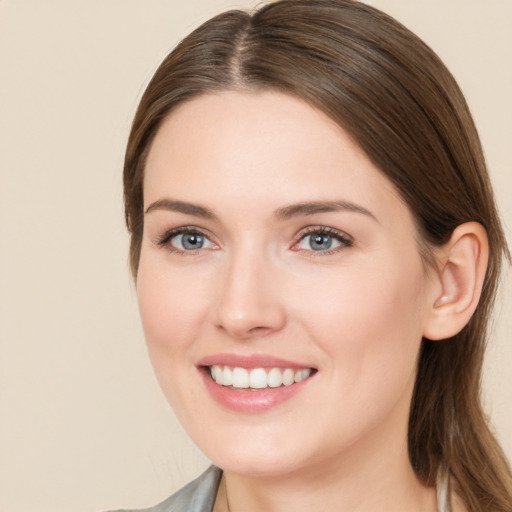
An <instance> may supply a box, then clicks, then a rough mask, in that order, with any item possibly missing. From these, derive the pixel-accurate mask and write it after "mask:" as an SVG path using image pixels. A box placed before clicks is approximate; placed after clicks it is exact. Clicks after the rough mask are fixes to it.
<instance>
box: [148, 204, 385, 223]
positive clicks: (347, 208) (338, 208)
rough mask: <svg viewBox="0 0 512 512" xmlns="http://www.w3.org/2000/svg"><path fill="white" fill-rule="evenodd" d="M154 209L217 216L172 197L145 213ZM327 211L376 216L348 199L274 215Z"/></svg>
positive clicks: (298, 206) (296, 206)
mask: <svg viewBox="0 0 512 512" xmlns="http://www.w3.org/2000/svg"><path fill="white" fill-rule="evenodd" d="M154 210H167V211H172V212H179V213H184V214H185V215H193V216H195V217H200V218H203V219H209V220H217V216H216V215H215V214H214V213H213V212H212V211H211V210H210V209H208V208H206V207H204V206H199V205H197V204H193V203H188V202H185V201H177V200H174V199H159V200H157V201H154V202H153V203H151V204H150V205H149V206H148V207H147V208H146V211H145V213H150V212H152V211H154ZM329 212H354V213H360V214H362V215H366V216H368V217H370V218H372V219H373V220H375V221H377V222H378V220H377V218H376V217H375V215H373V213H372V212H371V211H370V210H367V209H366V208H364V207H363V206H360V205H358V204H355V203H351V202H349V201H344V200H338V201H306V202H300V203H296V204H291V205H288V206H283V207H282V208H278V209H277V210H275V212H274V217H275V218H276V219H277V220H280V221H285V220H289V219H292V218H294V217H300V216H307V215H315V214H317V213H329Z"/></svg>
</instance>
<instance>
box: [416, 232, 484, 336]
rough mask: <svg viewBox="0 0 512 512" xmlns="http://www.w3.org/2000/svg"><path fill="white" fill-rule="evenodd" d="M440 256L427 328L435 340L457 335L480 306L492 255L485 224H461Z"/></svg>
mask: <svg viewBox="0 0 512 512" xmlns="http://www.w3.org/2000/svg"><path fill="white" fill-rule="evenodd" d="M437 259H438V265H439V266H438V270H437V274H436V279H437V283H436V284H437V286H436V287H435V290H436V291H435V297H433V300H432V305H431V306H430V310H429V314H428V316H427V321H426V325H425V328H424V332H423V336H424V337H426V338H428V339H431V340H441V339H445V338H450V337H452V336H455V335H456V334H457V333H458V332H460V331H461V330H462V329H463V328H464V326H465V325H466V324H467V323H468V322H469V320H470V318H471V316H472V315H473V313H474V311H475V309H476V306H477V304H478V301H479V299H480V295H481V292H482V287H483V283H484V278H485V273H486V270H487V262H488V259H489V243H488V239H487V233H486V231H485V229H484V227H483V226H482V225H481V224H479V223H477V222H467V223H465V224H461V225H460V226H458V227H457V228H456V229H455V230H454V232H453V234H452V236H451V238H450V240H449V242H448V243H447V244H445V245H444V246H443V247H441V248H440V249H439V252H438V258H437Z"/></svg>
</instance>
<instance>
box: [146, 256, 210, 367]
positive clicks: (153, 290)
mask: <svg viewBox="0 0 512 512" xmlns="http://www.w3.org/2000/svg"><path fill="white" fill-rule="evenodd" d="M155 268H158V267H157V266H156V263H153V264H152V262H151V261H147V262H146V261H145V260H144V259H143V258H141V265H140V268H139V272H138V277H137V297H138V303H139V310H140V317H141V321H142V326H143V328H144V334H145V338H146V343H147V345H148V350H149V353H150V356H151V359H152V362H153V365H154V366H155V370H156V371H157V373H158V367H159V366H160V365H161V364H169V363H170V364H172V363H173V362H176V364H178V363H179V361H180V359H179V358H178V357H174V356H175V355H176V354H177V353H179V352H183V351H184V350H186V349H187V347H189V346H190V344H191V343H192V342H193V340H194V339H196V338H197V332H198V330H199V329H200V326H201V325H202V323H203V313H204V312H205V311H207V307H206V305H205V304H206V300H207V299H206V297H207V293H206V291H205V290H204V288H203V290H202V291H203V292H204V293H198V292H197V290H198V288H199V287H198V284H197V282H194V279H192V280H191V279H190V278H189V276H187V273H186V272H176V271H174V272H171V271H165V272H158V271H155ZM170 355H172V356H173V357H171V358H169V357H168V356H170ZM179 364H182V361H181V363H179Z"/></svg>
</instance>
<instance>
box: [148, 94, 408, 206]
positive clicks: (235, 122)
mask: <svg viewBox="0 0 512 512" xmlns="http://www.w3.org/2000/svg"><path fill="white" fill-rule="evenodd" d="M144 187H145V192H144V196H145V203H146V206H147V204H148V202H151V201H154V200H157V199H160V196H162V195H165V194H168V195H170V196H172V197H174V198H178V199H180V200H191V201H199V202H202V203H204V204H207V205H211V206H215V205H212V204H211V203H212V202H218V203H221V204H226V203H233V202H234V200H235V198H238V200H239V201H240V204H241V205H243V206H244V207H247V206H248V205H249V204H252V203H254V202H259V203H260V204H264V203H269V207H270V204H271V203H272V205H273V206H279V204H278V203H281V204H282V203H292V202H297V201H309V200H333V199H347V200H351V201H358V202H361V203H364V204H365V205H366V206H371V207H372V209H377V210H378V209H379V208H381V207H384V206H386V207H389V206H390V204H391V205H393V204H394V206H395V207H398V208H401V209H403V208H404V207H405V205H404V204H403V202H402V200H401V199H400V197H399V195H398V193H397V192H396V190H395V188H394V186H393V185H392V184H391V182H390V181H389V180H388V179H387V178H386V177H385V176H384V175H383V174H382V173H381V172H380V171H379V170H378V169H377V168H376V167H375V166H374V165H373V164H372V162H371V161H370V160H369V158H368V157H367V156H366V155H365V153H364V152H363V151H362V150H361V149H360V148H359V146H358V145H357V144H356V143H355V142H354V141H353V140H352V139H351V138H350V137H349V136H348V134H347V133H346V132H345V131H344V130H343V129H342V128H341V127H340V126H339V125H337V124H336V123H335V122H334V121H332V120H331V119H330V118H328V117H327V116H326V115H325V114H323V113H322V112H320V111H319V110H317V109H315V108H313V107H311V106H310V105H309V104H307V103H306V102H304V101H302V100H300V99H298V98H295V97H293V96H290V95H286V94H283V93H279V92H258V93H251V92H222V93H216V94H208V95H204V96H200V97H198V98H196V99H194V100H192V101H190V102H187V103H184V104H182V105H181V106H179V107H178V108H177V109H176V110H175V111H173V113H172V114H171V115H170V116H168V118H167V119H166V120H165V121H164V122H163V123H162V126H161V127H160V129H159V131H158V133H157V135H156V137H155V139H154V141H153V144H152V147H151V150H150V152H149V155H148V159H147V162H146V173H145V183H144ZM177 196H179V197H177Z"/></svg>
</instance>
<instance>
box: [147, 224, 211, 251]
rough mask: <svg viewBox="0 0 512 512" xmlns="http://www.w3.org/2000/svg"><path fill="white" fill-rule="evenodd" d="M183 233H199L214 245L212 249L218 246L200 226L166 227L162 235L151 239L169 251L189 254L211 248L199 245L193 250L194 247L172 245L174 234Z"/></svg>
mask: <svg viewBox="0 0 512 512" xmlns="http://www.w3.org/2000/svg"><path fill="white" fill-rule="evenodd" d="M183 234H192V235H194V234H195V235H201V236H203V237H204V238H206V239H207V240H208V241H209V242H210V243H211V244H212V245H213V246H214V248H213V249H214V250H215V249H216V248H218V244H217V243H215V242H214V241H213V240H212V236H211V235H210V234H209V233H208V232H206V231H205V230H203V229H201V228H198V227H197V226H179V227H177V228H171V229H168V230H166V231H165V232H164V233H163V234H162V235H157V237H156V238H155V239H154V240H153V243H154V244H155V245H157V246H159V247H163V248H166V249H167V250H168V251H170V252H174V253H179V254H186V255H189V256H192V255H195V254H198V253H199V252H201V251H204V250H207V249H209V250H212V248H211V247H206V248H202V247H201V248H199V249H195V250H194V249H193V250H182V249H179V248H178V247H174V246H173V245H171V240H172V239H173V238H174V237H175V236H178V235H183Z"/></svg>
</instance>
